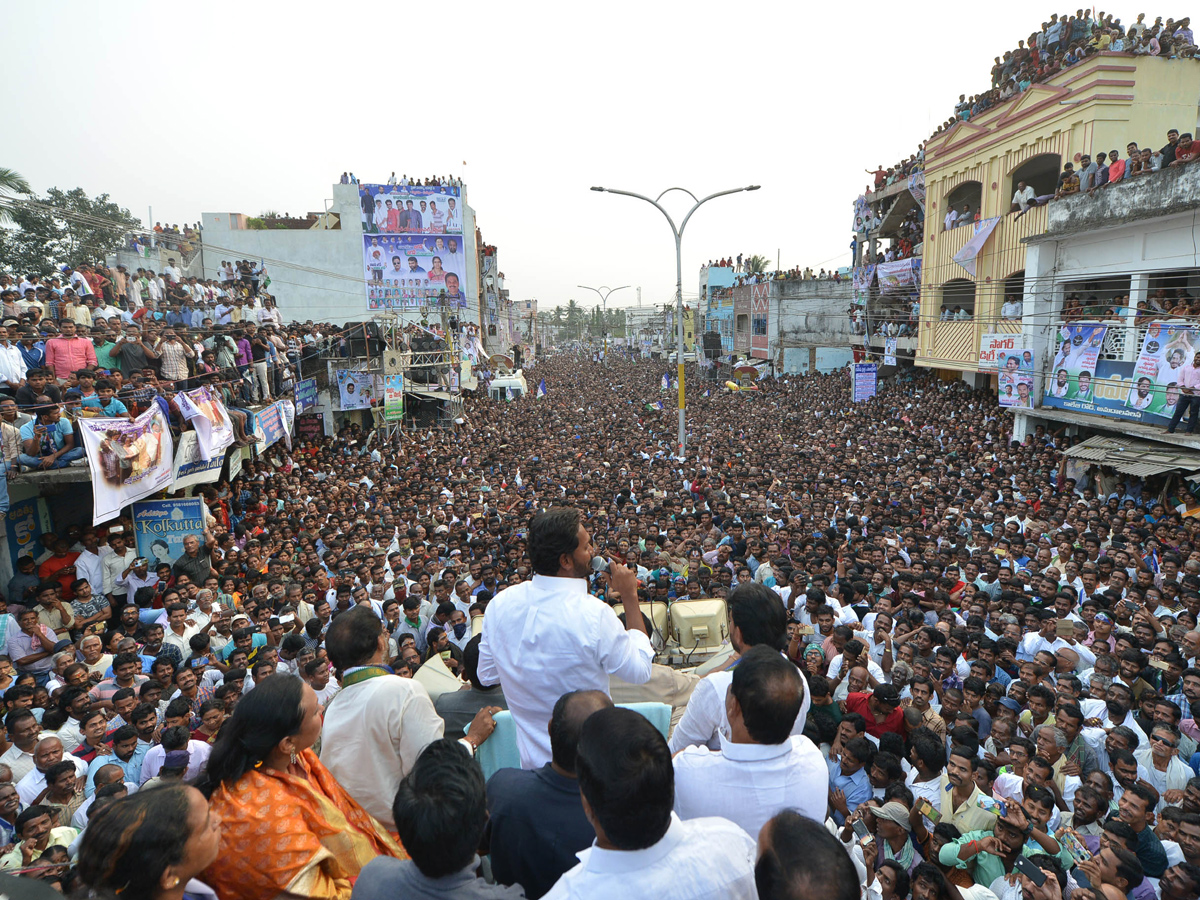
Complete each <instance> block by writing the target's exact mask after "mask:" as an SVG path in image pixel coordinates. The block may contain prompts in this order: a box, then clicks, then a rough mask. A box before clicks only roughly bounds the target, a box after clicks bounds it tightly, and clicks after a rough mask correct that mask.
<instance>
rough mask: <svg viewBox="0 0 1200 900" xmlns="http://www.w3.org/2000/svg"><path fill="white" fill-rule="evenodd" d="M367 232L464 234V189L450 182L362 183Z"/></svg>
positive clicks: (363, 219)
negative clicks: (449, 183)
mask: <svg viewBox="0 0 1200 900" xmlns="http://www.w3.org/2000/svg"><path fill="white" fill-rule="evenodd" d="M358 199H359V207H360V210H361V219H362V226H363V231H364V232H366V233H367V234H462V230H463V218H462V217H463V205H464V204H463V195H462V188H460V187H455V186H452V185H448V184H440V185H431V186H426V185H419V184H410V185H402V184H360V185H359V186H358Z"/></svg>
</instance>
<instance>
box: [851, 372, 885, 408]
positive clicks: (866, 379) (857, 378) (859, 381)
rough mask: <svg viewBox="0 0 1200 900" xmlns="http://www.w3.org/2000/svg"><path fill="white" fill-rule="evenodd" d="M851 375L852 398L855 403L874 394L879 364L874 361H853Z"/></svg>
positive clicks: (868, 398)
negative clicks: (852, 382)
mask: <svg viewBox="0 0 1200 900" xmlns="http://www.w3.org/2000/svg"><path fill="white" fill-rule="evenodd" d="M853 377H854V385H853V392H854V396H853V400H854V402H855V403H859V402H861V401H863V400H870V399H871V398H872V397H874V396H875V390H876V387H877V381H878V377H879V366H877V365H876V364H875V363H855V364H854V374H853Z"/></svg>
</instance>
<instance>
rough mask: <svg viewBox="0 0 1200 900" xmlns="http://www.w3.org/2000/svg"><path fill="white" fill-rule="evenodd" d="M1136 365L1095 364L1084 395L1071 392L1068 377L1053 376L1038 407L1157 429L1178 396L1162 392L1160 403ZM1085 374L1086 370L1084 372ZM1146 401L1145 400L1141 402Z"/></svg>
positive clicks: (1173, 389) (1174, 392) (1173, 391)
mask: <svg viewBox="0 0 1200 900" xmlns="http://www.w3.org/2000/svg"><path fill="white" fill-rule="evenodd" d="M1135 366H1136V363H1131V362H1110V361H1109V360H1106V359H1098V360H1096V368H1095V377H1094V378H1092V379H1091V382H1092V383H1091V385H1090V386H1089V385H1085V387H1090V390H1087V391H1086V393H1080V391H1079V390H1078V389H1073V388H1074V383H1073V382H1072V379H1071V376H1070V375H1067V376H1063V375H1062V374H1061V372H1062V370H1061V369H1059V370H1058V371H1057V372H1055V374H1054V376H1053V378H1054V379H1055V380H1053V381H1051V385H1050V389H1049V390H1047V391H1046V395H1045V396H1044V397H1042V406H1049V407H1054V408H1055V409H1069V410H1071V411H1072V412H1085V413H1094V414H1095V415H1098V416H1108V417H1110V418H1113V419H1123V420H1124V421H1126V422H1145V423H1146V424H1147V425H1161V424H1162V423H1163V421H1164V420H1167V419H1169V418H1170V416H1171V414H1172V413H1173V412H1174V411H1175V403H1176V402H1178V399H1179V394H1178V388H1177V387H1168V388H1165V389H1162V397H1161V399H1160V398H1159V397H1158V396H1157V392H1156V389H1155V387H1154V385H1153V384H1152V383H1151V382H1150V380H1149V379H1148V378H1147V377H1145V376H1139V375H1138V374H1137V373H1136V372H1135V370H1134V368H1135ZM1085 373H1086V370H1085ZM1143 398H1148V399H1143Z"/></svg>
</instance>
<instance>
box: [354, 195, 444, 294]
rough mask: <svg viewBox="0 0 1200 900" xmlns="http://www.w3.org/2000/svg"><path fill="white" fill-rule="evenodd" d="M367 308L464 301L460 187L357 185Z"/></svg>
mask: <svg viewBox="0 0 1200 900" xmlns="http://www.w3.org/2000/svg"><path fill="white" fill-rule="evenodd" d="M358 194H359V200H360V205H361V218H362V223H363V277H364V280H365V281H366V290H367V308H368V309H372V310H384V309H419V308H420V307H422V306H429V305H432V304H435V303H438V302H441V301H442V300H443V299H444V301H445V303H447V304H449V305H451V306H454V307H465V306H466V294H465V293H464V290H463V289H464V287H465V286H466V252H465V250H466V248H465V245H464V241H463V234H462V230H463V225H462V212H463V209H462V207H463V203H462V189H461V188H458V187H451V186H448V185H440V186H429V187H426V186H423V185H386V184H383V185H381V184H364V185H360V186H359V191H358Z"/></svg>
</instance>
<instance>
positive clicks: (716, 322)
mask: <svg viewBox="0 0 1200 900" xmlns="http://www.w3.org/2000/svg"><path fill="white" fill-rule="evenodd" d="M699 297H700V300H699V309H700V313H701V315H702V316H703V318H704V324H703V329H704V331H715V332H717V333H718V334H719V335H721V349H722V350H723V351H724V352H725V353H730V352H732V351H733V268H732V267H731V266H701V267H700V293H699Z"/></svg>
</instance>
